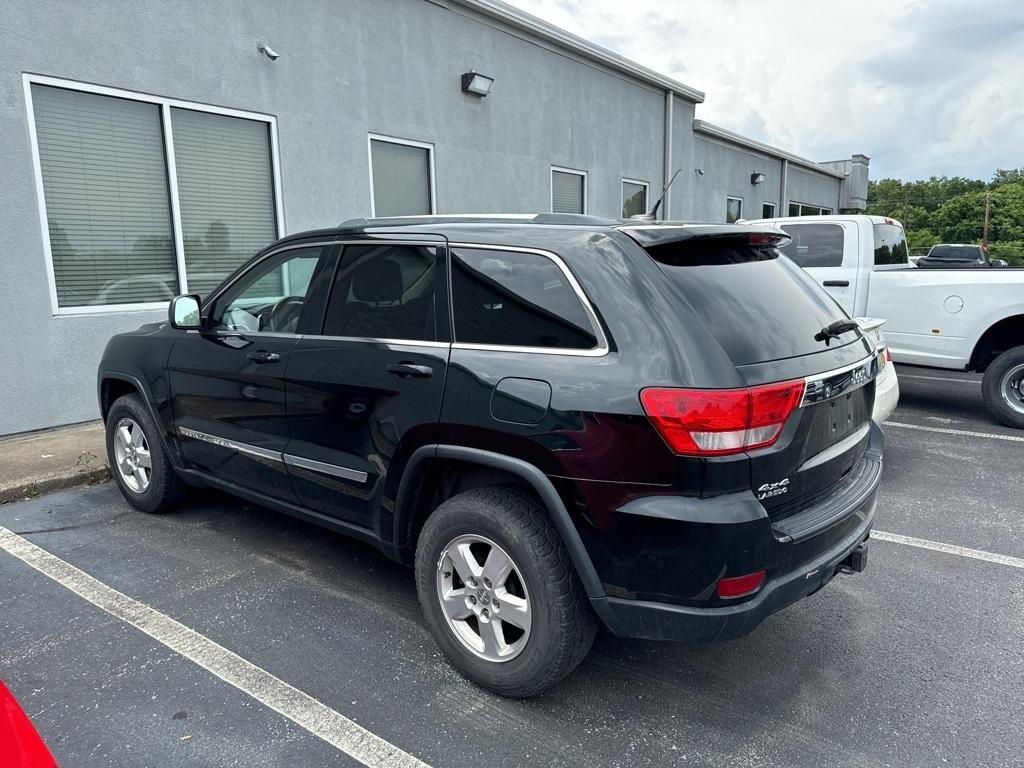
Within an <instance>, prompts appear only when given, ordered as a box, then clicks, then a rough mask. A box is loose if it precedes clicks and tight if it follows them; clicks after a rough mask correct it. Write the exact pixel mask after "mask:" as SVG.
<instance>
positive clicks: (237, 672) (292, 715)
mask: <svg viewBox="0 0 1024 768" xmlns="http://www.w3.org/2000/svg"><path fill="white" fill-rule="evenodd" d="M0 549H4V550H6V551H7V552H9V553H10V554H12V555H14V556H15V557H17V558H19V559H20V560H22V561H24V562H25V563H26V564H28V565H30V566H32V567H33V568H35V569H36V570H37V571H39V572H40V573H41V574H43V575H44V576H48V577H49V578H51V579H53V580H54V581H56V582H57V583H58V584H60V585H61V586H64V587H67V588H68V589H70V590H71V591H72V592H74V593H75V594H76V595H78V596H79V597H81V598H84V599H85V600H88V601H89V602H90V603H92V604H93V605H95V606H97V607H99V608H102V609H103V610H104V611H106V612H107V613H109V614H110V615H111V616H114V617H116V618H118V619H120V620H121V621H123V622H125V623H127V624H131V625H132V626H133V627H135V628H136V629H139V630H141V631H143V632H145V633H146V634H147V635H149V636H150V637H152V638H153V639H154V640H156V641H157V642H159V643H162V644H163V645H166V646H167V647H168V648H170V649H171V650H172V651H174V652H175V653H177V654H180V655H181V656H184V657H185V658H186V659H188V660H189V661H191V662H194V663H195V664H198V665H199V666H200V667H202V668H203V669H205V670H207V671H208V672H211V673H213V674H214V675H215V676H216V677H219V678H220V679H221V680H223V681H224V682H226V683H230V684H231V685H233V686H234V687H235V688H237V689H238V690H240V691H242V693H245V694H247V695H249V696H251V697H252V698H254V699H255V700H256V701H258V702H260V703H261V704H263V705H265V706H267V707H270V709H272V710H274V711H275V712H278V713H279V714H282V715H284V716H285V717H287V718H288V719H289V720H291V721H292V722H294V723H295V724H296V725H298V726H300V727H301V728H304V729H305V730H307V731H309V732H310V733H312V734H313V735H314V736H319V737H320V738H321V739H323V740H324V741H326V742H327V743H328V744H330V745H331V746H333V747H336V748H337V749H339V750H341V751H342V752H344V753H345V754H347V755H349V756H350V757H353V758H355V759H356V760H358V761H359V762H361V763H363V764H364V765H367V766H370V768H429V766H427V764H426V763H423V762H421V761H420V760H418V759H416V758H415V757H413V756H412V755H410V754H408V753H407V752H403V751H402V750H401V749H399V748H398V747H396V746H395V745H394V744H391V743H390V742H387V741H385V740H384V739H382V738H380V737H379V736H377V735H375V734H373V733H370V731H368V730H366V729H365V728H363V727H362V726H360V725H358V724H357V723H355V722H353V721H352V720H349V719H348V718H347V717H345V716H344V715H341V714H339V713H338V712H336V711H334V710H333V709H331V708H330V707H328V706H327V705H326V704H323V703H322V702H320V701H317V700H316V699H314V698H313V697H312V696H310V695H309V694H306V693H303V692H302V691H300V690H298V689H297V688H295V687H293V686H291V685H289V684H288V683H286V682H284V681H283V680H281V679H280V678H277V677H274V675H272V674H270V673H269V672H267V671H266V670H265V669H262V668H260V667H257V666H256V665H255V664H253V663H252V662H249V661H246V660H245V659H243V658H242V657H241V656H239V655H238V654H235V653H232V652H231V651H229V650H228V649H227V648H224V647H223V646H221V645H218V644H217V643H215V642H213V640H210V639H209V638H208V637H205V636H203V635H201V634H199V633H198V632H196V631H195V630H192V629H189V628H188V627H186V626H185V625H184V624H181V623H180V622H177V621H175V620H174V619H172V618H171V617H169V616H166V615H164V614H162V613H160V612H159V611H157V610H155V609H153V608H150V607H149V606H148V605H145V604H144V603H140V602H139V601H138V600H133V599H132V598H130V597H128V596H127V595H125V594H122V593H121V592H118V591H117V590H116V589H113V588H111V587H108V586H107V585H106V584H104V583H102V582H100V581H97V580H96V579H94V578H93V577H92V576H90V575H89V574H87V573H85V572H84V571H81V570H79V569H78V568H76V567H75V566H73V565H71V564H70V563H67V562H65V561H63V560H61V559H60V558H59V557H57V556H56V555H52V554H50V553H49V552H47V551H46V550H45V549H42V548H40V547H37V546H36V545H35V544H33V543H32V542H30V541H28V540H27V539H24V538H22V537H21V536H19V535H18V534H16V533H12V532H11V531H9V530H8V529H6V528H4V527H3V526H0Z"/></svg>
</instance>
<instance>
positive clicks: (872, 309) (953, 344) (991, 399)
mask: <svg viewBox="0 0 1024 768" xmlns="http://www.w3.org/2000/svg"><path fill="white" fill-rule="evenodd" d="M765 222H768V223H772V224H775V225H777V226H779V227H781V228H782V229H783V230H785V231H786V232H787V233H788V234H789V235H790V236H791V237H792V240H791V241H790V242H789V243H788V244H787V245H785V246H784V247H783V248H782V251H783V253H785V254H786V255H787V256H789V257H790V258H791V259H793V260H794V261H795V262H796V263H797V264H799V265H800V266H802V267H803V268H804V269H805V270H807V272H808V273H809V274H810V275H811V276H812V277H814V278H815V279H816V280H817V281H818V282H820V283H821V284H822V285H823V286H824V288H825V290H826V291H828V292H829V293H830V294H831V295H832V296H833V297H834V298H835V300H836V301H838V302H839V303H840V304H841V305H842V306H843V308H844V309H845V310H846V311H847V313H849V314H850V315H851V316H853V317H865V316H868V317H879V318H885V320H886V324H885V338H886V340H887V341H888V344H889V350H890V352H891V353H892V358H893V360H895V361H896V362H897V363H901V364H906V365H923V366H928V367H932V368H947V369H950V370H960V371H984V373H985V376H984V379H983V381H982V394H983V396H984V398H985V404H986V406H987V407H988V410H989V412H990V413H991V414H992V415H993V416H994V417H995V418H996V419H997V420H998V421H1000V422H1002V423H1003V424H1006V425H1008V426H1011V427H1017V428H1019V429H1024V269H1008V268H1000V267H992V268H983V269H979V268H972V269H948V268H946V269H925V268H918V267H915V266H914V265H913V264H912V263H911V262H910V260H909V258H908V252H907V244H906V239H905V238H904V235H903V225H902V224H900V223H899V222H898V221H896V220H894V219H888V218H883V217H881V216H864V215H837V216H795V217H791V218H784V219H762V220H761V221H760V222H759V223H765Z"/></svg>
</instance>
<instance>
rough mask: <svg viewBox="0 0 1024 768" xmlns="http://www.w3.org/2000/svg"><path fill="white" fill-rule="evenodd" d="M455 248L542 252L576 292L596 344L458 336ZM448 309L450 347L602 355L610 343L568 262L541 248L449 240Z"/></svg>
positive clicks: (547, 353)
mask: <svg viewBox="0 0 1024 768" xmlns="http://www.w3.org/2000/svg"><path fill="white" fill-rule="evenodd" d="M455 248H467V249H474V250H481V251H503V252H506V253H529V254H533V255H535V256H543V257H544V258H546V259H549V260H551V261H552V262H554V264H555V266H556V267H558V269H559V270H561V272H562V274H563V275H565V279H566V280H567V281H568V283H569V286H570V287H571V288H572V290H573V292H575V294H576V298H577V299H579V301H580V303H581V304H582V305H583V314H585V315H586V316H587V320H588V321H589V322H590V325H591V327H592V329H593V331H594V338H596V339H597V345H596V346H594V347H591V348H590V349H572V348H569V347H519V346H513V345H508V344H479V343H475V342H467V341H462V342H460V341H459V340H458V332H457V331H456V328H455V292H454V290H453V289H452V264H451V260H452V250H453V249H455ZM446 271H447V273H448V313H449V322H450V323H451V330H452V344H451V347H452V350H456V349H470V350H478V351H482V352H521V353H524V354H531V355H571V356H574V357H604V356H605V355H607V354H608V351H609V345H608V337H607V336H606V335H605V332H604V327H603V326H602V325H601V321H600V320H599V319H598V317H597V313H596V312H595V311H594V307H593V305H592V304H591V303H590V299H588V298H587V294H586V293H585V292H584V290H583V286H582V285H580V283H579V281H578V280H577V279H576V276H575V275H574V274H573V273H572V270H570V269H569V266H568V265H567V264H566V263H565V262H564V261H563V260H562V258H561V257H560V256H558V254H556V253H552V252H551V251H545V250H542V249H540V248H521V247H519V246H513V245H493V244H488V243H470V242H459V243H454V242H451V243H448V268H447V270H446Z"/></svg>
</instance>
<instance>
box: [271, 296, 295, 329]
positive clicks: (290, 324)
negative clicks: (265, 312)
mask: <svg viewBox="0 0 1024 768" xmlns="http://www.w3.org/2000/svg"><path fill="white" fill-rule="evenodd" d="M302 301H303V299H302V297H301V296H285V297H284V298H283V299H279V300H278V301H277V302H276V303H275V304H274V306H273V308H271V310H270V317H269V319H268V322H267V326H268V330H271V331H282V332H285V333H291V332H294V330H295V326H296V325H298V322H299V314H300V313H301V312H302Z"/></svg>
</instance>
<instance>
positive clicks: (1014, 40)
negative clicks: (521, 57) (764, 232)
mask: <svg viewBox="0 0 1024 768" xmlns="http://www.w3.org/2000/svg"><path fill="white" fill-rule="evenodd" d="M513 4H514V5H516V6H517V7H519V8H522V9H523V10H525V11H527V12H528V13H532V14H534V15H536V16H539V17H540V18H542V19H544V20H546V21H549V22H551V23H553V24H557V25H558V26H560V27H563V28H565V29H567V30H569V31H570V32H573V33H574V34H577V35H580V36H581V37H585V38H587V39H588V40H591V41H593V42H595V43H598V44H599V45H603V46H605V47H607V48H610V49H612V50H614V51H616V52H618V53H621V54H622V55H624V56H627V57H629V58H630V59H633V60H634V61H637V62H639V63H641V64H643V65H645V66H647V67H650V68H651V69H654V70H656V71H659V72H663V73H665V74H667V75H669V76H671V77H674V78H676V79H677V80H681V81H682V82H684V83H686V84H687V85H690V86H693V87H695V88H698V89H700V90H702V91H705V92H706V93H707V101H706V102H705V103H704V104H702V105H700V106H699V107H698V109H697V115H698V117H701V118H703V119H706V120H708V121H710V122H714V123H718V124H720V125H722V126H724V127H727V128H731V129H733V130H737V131H739V132H741V133H743V134H745V135H747V136H750V137H752V138H756V139H760V140H762V141H766V142H768V143H771V144H776V145H779V146H781V147H784V148H786V149H789V150H791V151H794V152H797V153H799V154H802V155H806V156H808V157H811V158H815V159H820V160H832V159H837V158H841V157H848V156H849V155H850V154H852V153H854V152H863V153H865V154H867V155H869V156H871V158H872V161H871V166H872V170H871V175H872V177H873V178H882V177H883V176H896V177H899V178H907V179H912V178H925V177H928V176H932V175H941V174H946V175H966V176H970V177H975V178H982V179H987V178H989V177H990V176H991V175H992V173H993V172H994V171H995V169H996V168H1011V167H1021V166H1024V152H1022V149H1024V2H1021V0H977V2H974V1H971V2H967V0H961V2H951V1H950V0H861V2H859V3H856V4H852V3H850V2H849V1H848V0H814V1H813V2H812V1H809V0H790V1H789V2H786V1H784V0H772V1H771V2H769V1H768V0H705V1H698V0H685V1H683V0H646V1H644V2H638V3H629V4H627V3H624V2H622V0H513Z"/></svg>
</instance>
